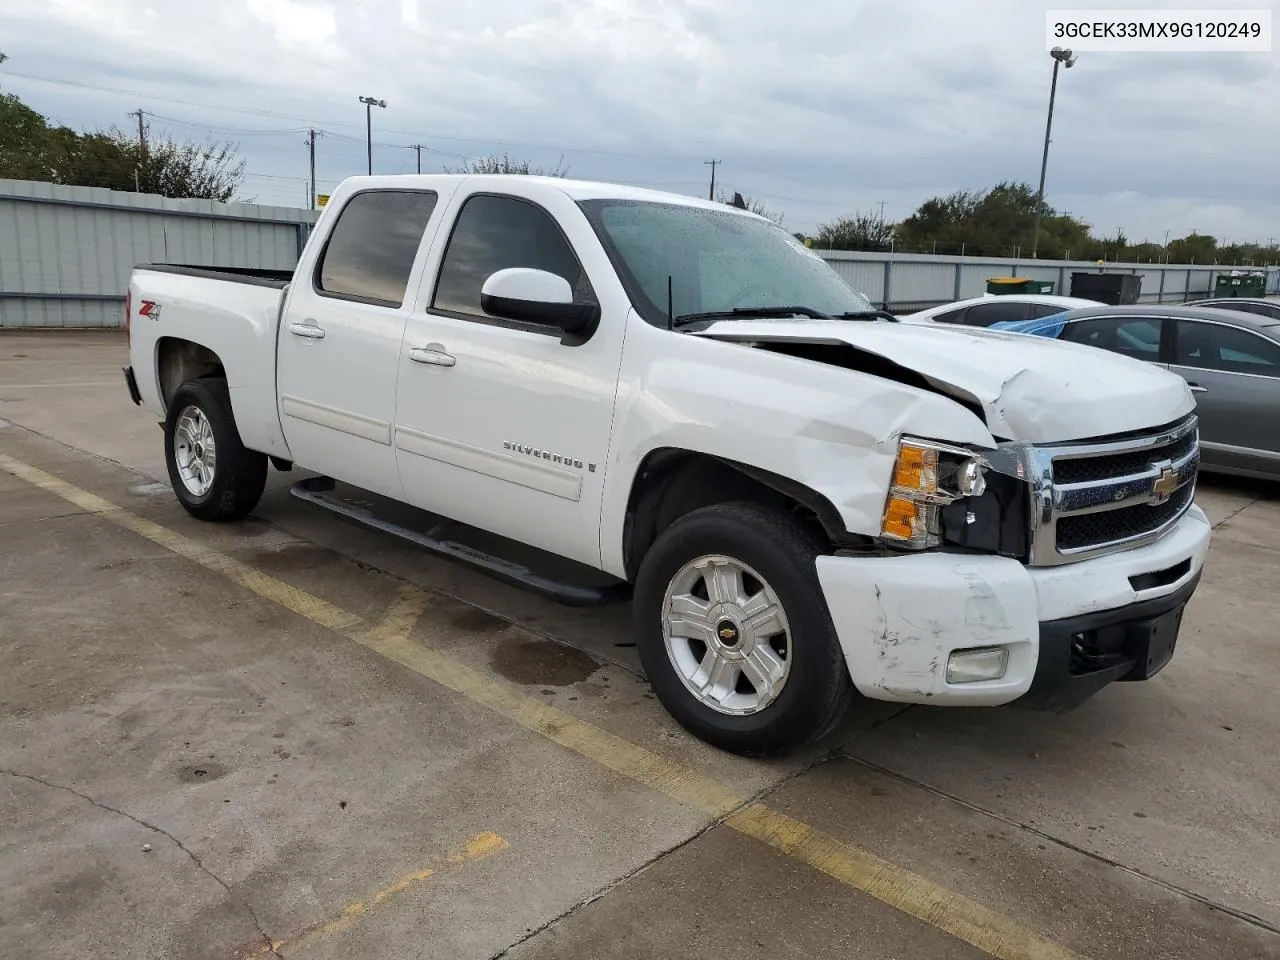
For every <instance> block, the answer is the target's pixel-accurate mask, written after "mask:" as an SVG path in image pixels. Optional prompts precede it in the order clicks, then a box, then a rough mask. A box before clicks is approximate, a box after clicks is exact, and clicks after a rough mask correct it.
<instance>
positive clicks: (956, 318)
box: [933, 307, 969, 323]
mask: <svg viewBox="0 0 1280 960" xmlns="http://www.w3.org/2000/svg"><path fill="white" fill-rule="evenodd" d="M968 312H969V308H968V307H961V308H960V309H959V310H947V311H946V312H944V313H935V314H934V315H933V322H934V323H964V318H965V314H967V313H968Z"/></svg>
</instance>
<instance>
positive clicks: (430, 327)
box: [394, 187, 628, 566]
mask: <svg viewBox="0 0 1280 960" xmlns="http://www.w3.org/2000/svg"><path fill="white" fill-rule="evenodd" d="M449 220H451V221H452V222H451V226H450V234H449V239H448V242H447V243H446V244H444V245H443V249H442V250H440V251H437V252H436V253H435V254H434V255H433V259H432V260H431V261H430V262H429V263H428V266H427V272H426V276H425V279H424V282H423V289H422V290H421V291H420V292H419V304H418V308H417V309H416V310H415V311H414V312H413V314H412V315H411V316H410V318H409V321H408V324H407V328H406V330H405V336H404V343H403V346H402V349H401V354H400V363H399V371H398V379H399V385H398V387H397V398H396V419H395V439H394V446H395V452H396V459H397V463H398V465H399V469H400V477H401V480H402V483H403V488H404V495H405V498H406V499H407V500H408V502H410V503H412V504H414V505H415V506H417V507H420V508H422V509H424V510H428V511H430V512H432V513H437V514H440V515H442V516H445V517H448V518H450V519H452V520H456V521H460V522H462V523H465V524H468V525H470V526H473V527H477V528H479V529H482V530H488V531H492V532H496V533H501V534H502V535H503V536H505V537H509V538H511V539H514V540H517V541H520V542H523V543H526V544H529V545H531V546H534V547H538V548H540V549H543V550H548V551H550V552H552V553H555V554H558V555H560V556H563V557H567V558H569V559H573V560H577V561H579V562H581V563H585V564H589V565H591V566H598V565H599V563H600V543H599V527H600V505H601V496H602V492H603V486H604V476H605V466H606V463H607V459H608V453H609V439H610V429H611V425H612V420H613V405H614V396H615V393H616V391H617V383H618V366H619V364H620V362H621V356H622V341H623V333H624V328H625V321H626V315H627V309H628V308H627V306H626V304H625V300H612V301H610V302H601V301H600V300H599V299H598V298H597V294H596V289H597V288H598V284H593V280H592V277H591V276H590V275H589V274H590V273H592V272H594V273H595V276H596V278H597V279H604V280H606V281H607V280H608V279H611V275H609V274H607V273H606V270H607V267H608V261H607V259H606V258H605V255H604V252H603V250H602V249H601V248H600V247H599V244H598V241H595V239H594V235H593V234H592V233H591V231H590V225H589V224H588V223H587V222H586V219H585V217H583V216H582V214H581V212H580V211H579V210H578V208H577V206H576V205H575V204H574V203H573V202H572V201H571V200H569V198H568V197H566V196H564V195H563V193H559V192H558V191H550V190H548V191H541V190H538V189H537V188H536V187H531V188H530V195H524V196H522V195H517V194H515V193H512V192H508V193H502V194H496V193H487V192H478V191H476V192H470V193H468V191H466V190H465V189H464V190H460V191H459V193H458V194H457V196H456V197H455V200H454V202H453V204H452V205H451V210H450V214H449ZM564 224H568V225H569V228H570V230H572V229H573V228H575V227H580V230H577V231H576V235H577V238H578V243H577V244H575V243H574V242H573V241H572V240H571V239H570V236H569V235H568V234H567V232H566V229H564V228H563V227H562V225H564ZM584 263H586V264H590V268H588V267H585V266H584ZM510 267H531V268H534V269H539V270H546V271H549V272H551V273H555V274H558V275H559V276H561V277H564V278H565V279H566V280H567V281H568V282H569V284H570V286H571V287H572V288H573V291H574V299H575V300H578V301H586V302H596V303H601V306H602V308H603V312H602V316H601V318H600V323H599V326H598V327H597V328H596V329H595V331H594V332H593V333H592V335H591V336H590V337H589V338H588V339H587V340H586V341H585V342H580V343H578V342H574V341H573V340H572V338H566V337H563V336H562V331H560V330H559V329H558V328H552V327H546V326H540V325H536V324H530V323H522V322H518V321H512V320H506V319H502V318H499V317H495V316H491V315H489V314H487V313H486V312H485V310H484V309H483V308H482V306H481V302H480V292H481V287H482V286H483V284H484V282H485V280H486V279H488V278H489V277H490V276H491V275H492V274H494V273H496V272H497V271H499V270H503V269H507V268H510Z"/></svg>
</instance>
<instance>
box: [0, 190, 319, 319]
mask: <svg viewBox="0 0 1280 960" xmlns="http://www.w3.org/2000/svg"><path fill="white" fill-rule="evenodd" d="M315 218H316V214H315V213H313V212H311V211H309V210H292V209H288V208H285V207H260V206H256V205H254V204H248V203H217V202H215V201H213V200H169V199H166V198H164V197H158V196H152V195H149V194H137V193H119V192H116V191H113V190H105V189H101V188H96V187H67V186H60V185H57V184H51V183H34V182H30V181H25V180H0V327H115V326H121V325H123V306H124V294H125V290H126V289H127V286H128V281H129V271H130V270H132V269H133V267H134V266H135V265H136V264H138V263H148V262H161V263H182V264H189V265H204V266H218V267H260V268H265V269H271V270H288V269H291V268H292V267H293V266H294V265H295V264H297V262H298V255H299V253H300V252H301V250H302V244H303V242H304V241H305V238H306V234H307V230H308V229H309V227H310V224H311V223H313V222H314V221H315Z"/></svg>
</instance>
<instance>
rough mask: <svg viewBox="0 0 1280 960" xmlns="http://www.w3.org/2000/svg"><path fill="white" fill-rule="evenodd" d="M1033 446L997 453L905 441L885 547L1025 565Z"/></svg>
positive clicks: (885, 523) (884, 527)
mask: <svg viewBox="0 0 1280 960" xmlns="http://www.w3.org/2000/svg"><path fill="white" fill-rule="evenodd" d="M1030 450H1031V446H1030V444H1026V443H1020V442H1012V443H1006V444H1001V445H999V446H998V447H997V448H995V449H991V450H977V449H968V448H966V447H961V446H955V445H952V444H947V443H941V442H938V441H934V440H926V439H921V438H916V437H902V438H901V439H900V440H899V442H898V454H897V458H896V460H895V461H894V466H893V479H892V485H891V487H890V489H889V492H888V495H887V496H886V498H885V508H884V517H883V520H882V523H881V529H880V536H879V540H880V542H881V543H882V544H884V545H885V546H889V547H892V548H897V549H902V550H930V549H935V548H938V547H944V546H945V547H950V548H953V549H959V550H963V551H974V552H978V553H987V554H995V555H998V556H1003V557H1011V558H1013V559H1016V560H1019V561H1023V562H1026V560H1027V559H1028V557H1029V555H1030V548H1031V540H1030V530H1031V523H1030V520H1029V513H1030V509H1031V502H1032V496H1031V493H1032V486H1031V484H1030V481H1029V477H1028V473H1029V464H1030V463H1031V457H1030Z"/></svg>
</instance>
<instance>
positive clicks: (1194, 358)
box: [1170, 319, 1280, 470]
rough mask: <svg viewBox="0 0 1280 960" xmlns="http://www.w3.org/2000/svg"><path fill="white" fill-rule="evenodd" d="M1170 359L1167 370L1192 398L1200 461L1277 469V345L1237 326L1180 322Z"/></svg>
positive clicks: (1279, 366)
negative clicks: (1202, 457)
mask: <svg viewBox="0 0 1280 960" xmlns="http://www.w3.org/2000/svg"><path fill="white" fill-rule="evenodd" d="M1173 361H1174V362H1173V364H1172V365H1171V367H1170V369H1171V370H1173V371H1174V372H1176V373H1179V374H1181V375H1182V376H1183V378H1184V379H1186V381H1187V383H1189V384H1190V385H1191V390H1192V391H1193V392H1194V393H1195V395H1196V408H1197V411H1196V412H1197V413H1198V414H1199V416H1200V439H1201V445H1202V446H1203V447H1204V450H1205V460H1206V461H1207V462H1209V463H1214V464H1218V465H1220V466H1225V467H1235V468H1238V469H1250V470H1257V469H1272V470H1275V469H1280V344H1277V343H1276V342H1275V341H1274V340H1270V339H1268V338H1266V337H1263V336H1262V335H1260V334H1257V333H1254V332H1253V331H1251V330H1245V329H1243V328H1241V327H1233V326H1228V325H1227V324H1222V323H1211V322H1209V321H1205V320H1184V319H1179V320H1178V321H1176V324H1175V333H1174V338H1173ZM1259 461H1263V462H1269V463H1270V467H1261V466H1260V464H1259Z"/></svg>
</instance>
